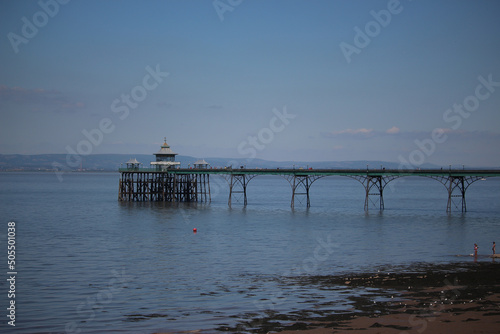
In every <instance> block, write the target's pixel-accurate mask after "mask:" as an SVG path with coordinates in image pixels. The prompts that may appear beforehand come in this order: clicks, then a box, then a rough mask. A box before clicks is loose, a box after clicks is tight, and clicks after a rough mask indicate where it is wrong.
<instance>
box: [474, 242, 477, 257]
mask: <svg viewBox="0 0 500 334" xmlns="http://www.w3.org/2000/svg"><path fill="white" fill-rule="evenodd" d="M477 249H478V247H477V244H474V257H477Z"/></svg>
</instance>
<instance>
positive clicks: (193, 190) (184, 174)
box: [118, 164, 500, 212]
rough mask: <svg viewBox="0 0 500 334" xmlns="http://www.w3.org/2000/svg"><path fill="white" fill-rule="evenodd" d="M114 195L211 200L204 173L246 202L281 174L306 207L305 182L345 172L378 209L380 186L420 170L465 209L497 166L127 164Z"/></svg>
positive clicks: (121, 197)
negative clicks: (253, 186) (250, 189)
mask: <svg viewBox="0 0 500 334" xmlns="http://www.w3.org/2000/svg"><path fill="white" fill-rule="evenodd" d="M119 172H120V182H119V194H118V199H119V200H120V201H138V202H141V201H160V202H161V201H166V202H205V203H209V202H210V201H211V194H210V175H220V176H222V177H224V179H226V181H227V183H228V186H229V198H228V205H229V206H230V207H231V205H232V204H233V201H232V200H233V196H234V195H236V194H240V195H242V196H243V205H244V206H246V205H247V203H248V200H247V186H248V184H249V182H250V181H251V180H252V179H253V178H255V177H257V176H261V175H277V176H280V177H283V178H285V179H286V180H287V181H288V182H289V183H290V186H291V190H292V191H291V203H290V206H291V208H292V209H293V208H294V207H295V201H296V199H297V198H298V197H301V198H302V199H303V200H305V203H306V205H307V207H310V205H311V201H310V196H309V193H310V188H311V186H312V184H313V183H314V182H316V181H317V180H319V179H321V178H324V177H328V176H345V177H349V178H352V179H355V180H357V181H358V182H360V183H361V184H362V185H363V187H364V190H365V192H364V210H366V211H368V209H369V203H370V202H375V203H377V204H378V206H379V209H380V210H384V207H385V205H384V188H385V187H386V186H387V184H388V183H390V182H391V181H393V180H395V179H397V178H400V177H408V176H420V177H427V178H431V179H434V180H436V181H438V182H440V183H441V184H443V186H444V187H446V189H447V191H448V202H447V205H446V211H447V212H451V211H452V208H453V207H456V208H458V209H459V210H460V209H461V211H462V212H466V211H467V204H466V200H465V194H466V191H467V189H468V188H469V186H470V185H471V184H472V183H474V182H476V181H479V180H481V179H485V178H490V177H499V176H500V170H479V169H476V170H472V169H471V170H469V169H449V170H443V169H416V170H404V169H385V168H383V169H370V170H368V169H366V170H361V169H281V168H279V169H246V168H240V169H233V168H220V169H213V168H211V169H208V168H206V167H205V168H166V169H159V168H158V166H157V167H156V168H139V167H138V165H136V164H129V165H127V168H120V169H119Z"/></svg>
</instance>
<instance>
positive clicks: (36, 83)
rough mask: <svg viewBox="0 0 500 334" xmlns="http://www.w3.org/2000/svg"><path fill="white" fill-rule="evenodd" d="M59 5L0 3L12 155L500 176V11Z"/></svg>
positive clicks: (361, 4)
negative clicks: (331, 165) (142, 156)
mask: <svg viewBox="0 0 500 334" xmlns="http://www.w3.org/2000/svg"><path fill="white" fill-rule="evenodd" d="M59 1H60V2H59ZM59 1H57V0H41V1H9V0H4V1H1V2H0V36H1V39H0V50H1V53H0V64H1V66H0V113H1V114H0V115H1V123H0V154H12V153H19V154H37V153H67V154H69V153H70V152H76V154H80V155H86V154H89V153H92V154H94V153H127V154H131V155H133V154H138V153H146V154H147V153H153V152H155V151H157V150H158V149H159V145H160V144H161V143H162V140H163V137H167V142H168V143H169V144H170V145H171V147H172V149H173V150H174V151H176V152H178V153H180V154H182V155H192V156H195V157H216V156H217V157H227V158H236V159H252V158H254V157H257V158H263V159H270V160H301V161H324V160H338V161H340V160H385V161H393V162H401V163H403V162H404V161H406V162H407V163H409V164H411V165H412V166H414V167H418V166H419V165H421V164H422V163H426V162H429V163H435V164H438V165H443V166H448V165H449V164H453V165H460V166H461V165H462V164H465V165H466V166H500V154H499V153H500V149H499V147H500V129H499V128H498V126H499V125H500V37H499V36H500V20H499V19H498V17H499V15H500V2H498V1H494V0H488V1H486V0H481V1H460V0H453V1H451V0H450V1H430V0H413V1H409V0H401V1H397V0H390V1H387V0H384V1H319V0H318V1H315V0H308V1H306V0H302V1H299V0H243V1H240V0H216V1H212V0H203V1H202V0H198V1H197V0H190V1H185V0H183V1H181V0H175V1H174V0H171V1H94V0H85V1H83V0H72V1H63V0H59ZM346 50H347V51H346ZM353 50H354V51H353ZM152 73H156V74H152ZM167 73H168V74H167ZM127 101H128V102H127ZM120 107H121V109H119V108H120Z"/></svg>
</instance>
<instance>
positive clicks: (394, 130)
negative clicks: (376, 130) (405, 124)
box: [385, 126, 401, 135]
mask: <svg viewBox="0 0 500 334" xmlns="http://www.w3.org/2000/svg"><path fill="white" fill-rule="evenodd" d="M399 132H401V130H400V129H399V128H398V127H396V126H393V127H392V128H390V129H387V130H386V131H385V133H387V134H389V135H395V134H398V133H399Z"/></svg>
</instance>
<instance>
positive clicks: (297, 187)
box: [281, 174, 325, 209]
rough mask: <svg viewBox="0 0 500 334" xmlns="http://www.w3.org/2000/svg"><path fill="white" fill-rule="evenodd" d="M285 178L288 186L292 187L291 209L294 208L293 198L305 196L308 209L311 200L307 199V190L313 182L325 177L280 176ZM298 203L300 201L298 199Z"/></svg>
mask: <svg viewBox="0 0 500 334" xmlns="http://www.w3.org/2000/svg"><path fill="white" fill-rule="evenodd" d="M281 176H282V177H283V178H285V179H286V180H287V181H288V183H290V186H291V187H292V202H291V204H290V206H291V208H292V209H293V208H295V197H296V196H297V195H298V196H305V197H306V205H307V207H308V208H309V207H310V206H311V200H310V198H309V188H310V187H311V185H312V184H313V182H314V181H316V180H317V179H320V178H322V177H325V176H324V175H297V174H293V175H287V174H284V175H281ZM299 201H300V199H299Z"/></svg>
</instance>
